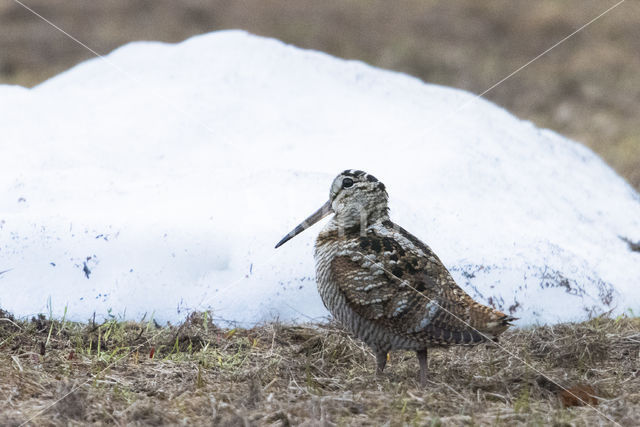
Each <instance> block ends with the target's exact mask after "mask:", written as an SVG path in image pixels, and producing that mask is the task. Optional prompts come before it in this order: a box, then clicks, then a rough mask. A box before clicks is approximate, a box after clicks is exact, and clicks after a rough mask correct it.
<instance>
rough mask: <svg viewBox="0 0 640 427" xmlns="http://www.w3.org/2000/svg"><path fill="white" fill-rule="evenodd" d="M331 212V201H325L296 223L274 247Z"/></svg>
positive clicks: (277, 246)
mask: <svg viewBox="0 0 640 427" xmlns="http://www.w3.org/2000/svg"><path fill="white" fill-rule="evenodd" d="M331 212H333V209H331V201H327V203H325V204H324V205H322V207H321V208H320V209H318V210H317V211H315V212H314V213H313V214H311V216H309V218H307V219H305V220H304V221H302V223H301V224H300V225H298V226H297V227H296V228H294V229H293V230H291V231H290V232H289V234H287V235H286V236H284V237H283V238H282V240H280V241H279V242H278V244H277V245H276V249H277V248H279V247H280V246H282V245H284V244H285V243H286V242H288V241H289V240H291V239H293V238H294V237H295V236H297V235H298V234H300V233H302V232H303V231H304V230H306V229H307V228H309V227H311V226H312V225H313V224H315V223H316V222H318V221H320V220H321V219H322V218H324V217H325V216H327V215H329V214H330V213H331Z"/></svg>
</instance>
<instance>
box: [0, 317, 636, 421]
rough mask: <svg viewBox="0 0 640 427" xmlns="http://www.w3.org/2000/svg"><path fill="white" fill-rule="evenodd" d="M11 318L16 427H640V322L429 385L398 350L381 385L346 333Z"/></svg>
mask: <svg viewBox="0 0 640 427" xmlns="http://www.w3.org/2000/svg"><path fill="white" fill-rule="evenodd" d="M0 318H2V320H0V375H1V376H2V378H3V381H2V382H1V383H0V399H2V401H0V423H1V424H3V425H19V424H20V423H23V422H25V421H27V420H30V423H31V424H32V425H80V424H83V423H85V422H87V421H89V422H93V423H109V424H111V423H114V424H124V423H130V424H134V425H136V424H137V425H144V424H189V425H192V424H205V423H206V424H211V423H212V421H213V424H219V425H283V426H284V425H298V424H307V425H310V424H313V425H316V424H319V423H320V424H322V423H324V425H334V424H337V425H347V424H348V425H382V424H384V423H387V425H402V424H412V425H441V424H443V425H472V424H497V425H514V424H534V425H551V424H555V425H568V424H574V425H594V424H595V425H597V424H609V423H610V421H608V420H607V419H606V418H604V416H606V417H610V418H611V419H613V420H615V421H616V422H618V423H620V424H622V425H633V424H634V423H635V422H636V421H637V420H638V419H640V373H639V368H640V332H639V331H640V319H639V318H620V319H616V320H611V319H602V318H600V319H594V320H592V321H589V322H586V323H581V324H564V325H557V326H554V327H538V328H533V329H525V330H515V331H512V332H508V333H507V334H506V335H505V336H504V339H503V340H502V341H501V345H502V346H504V348H505V349H506V350H508V351H509V352H511V353H513V354H514V355H517V357H516V356H514V355H509V354H508V353H506V352H504V351H502V350H500V349H497V348H495V347H491V346H481V347H477V348H473V349H465V348H451V349H433V350H431V351H430V358H429V370H430V382H429V384H428V386H427V388H426V389H421V388H420V387H419V386H418V383H417V381H416V379H415V377H416V373H417V362H416V360H415V357H414V356H413V354H411V353H404V352H397V353H392V354H391V360H390V364H389V366H388V368H387V369H388V372H386V375H385V376H383V377H382V378H376V377H375V375H374V369H373V365H374V362H373V360H374V358H373V356H372V354H371V353H370V352H369V350H368V349H367V348H366V347H365V346H363V345H362V343H360V342H358V341H354V340H353V339H352V338H351V337H350V336H349V335H348V334H346V333H345V332H343V331H342V330H341V329H340V328H339V327H336V326H335V325H308V326H286V325H281V324H275V323H272V324H267V325H263V326H261V327H256V328H253V329H248V330H245V329H232V330H228V329H220V328H218V327H216V326H215V325H214V324H213V323H212V322H211V320H210V317H209V316H208V315H207V314H206V313H198V314H193V315H192V316H191V317H190V318H189V319H188V320H187V321H186V322H185V323H184V324H182V325H180V326H170V325H169V326H167V327H158V326H157V325H155V324H154V322H147V323H131V322H118V321H115V320H113V321H110V322H106V323H103V324H100V325H92V324H76V323H69V322H64V321H54V322H50V321H49V320H47V319H45V318H43V317H40V318H38V319H32V320H31V321H18V320H16V319H13V318H12V317H11V316H10V315H8V314H6V313H2V314H1V315H0ZM151 355H152V357H150V356H151ZM519 359H523V360H526V361H527V363H528V364H530V365H531V366H534V367H535V369H537V370H540V371H542V372H544V373H545V375H548V376H549V377H551V378H553V379H554V380H555V381H557V382H558V383H559V384H560V385H561V386H562V387H566V388H572V390H573V391H574V392H575V393H576V394H579V393H580V392H579V390H580V388H581V387H582V388H585V387H586V390H589V392H588V393H589V394H591V393H594V394H595V395H596V397H595V398H594V397H591V396H589V395H588V394H587V395H584V394H581V395H580V396H583V398H584V399H595V402H597V405H596V406H595V408H597V411H601V413H602V414H600V413H598V412H597V411H596V410H595V409H593V408H590V407H587V406H576V407H568V408H565V407H564V406H563V404H562V400H563V397H562V396H561V395H560V393H561V389H560V388H559V387H558V386H557V385H556V384H553V383H552V382H550V381H549V380H548V379H547V378H545V377H544V376H542V375H540V374H539V373H537V372H536V371H535V370H533V369H531V368H530V367H527V366H526V365H525V364H523V363H522V362H521V361H520V360H519ZM591 390H593V391H591ZM71 391H73V392H72V393H71V394H68V393H69V392H71ZM67 394H68V395H67ZM65 396H66V397H65ZM565 400H566V399H565ZM55 402H57V403H55ZM51 405H53V406H51Z"/></svg>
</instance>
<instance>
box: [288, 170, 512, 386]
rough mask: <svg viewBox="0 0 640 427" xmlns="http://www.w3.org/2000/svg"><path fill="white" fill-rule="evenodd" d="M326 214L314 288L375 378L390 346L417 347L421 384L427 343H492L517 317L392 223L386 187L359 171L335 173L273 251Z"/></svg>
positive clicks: (317, 246)
mask: <svg viewBox="0 0 640 427" xmlns="http://www.w3.org/2000/svg"><path fill="white" fill-rule="evenodd" d="M331 214H333V217H332V218H331V220H330V221H329V222H328V223H327V224H326V225H325V226H324V228H323V229H322V230H321V231H320V233H319V234H318V237H317V239H316V243H315V250H314V258H315V265H316V281H317V286H318V292H319V294H320V297H321V299H322V302H323V303H324V305H325V307H326V308H327V309H328V310H329V312H330V313H331V315H332V316H333V317H334V318H335V319H336V320H338V322H339V323H341V324H342V326H343V327H344V328H345V329H346V330H347V331H349V332H350V333H351V334H352V335H355V336H356V337H357V338H359V339H360V340H362V341H364V342H365V343H366V344H367V345H368V346H369V347H370V348H371V350H372V351H373V353H374V354H375V356H376V373H377V374H378V375H381V374H382V372H383V370H384V368H385V366H386V363H387V358H388V354H389V352H390V351H392V350H410V351H415V352H416V356H417V359H418V363H419V374H418V380H419V382H420V385H421V386H423V387H424V386H425V385H426V383H427V378H428V376H427V349H428V348H433V347H446V346H452V345H462V346H473V345H477V344H480V343H484V342H490V341H497V338H498V336H499V335H500V334H501V333H503V332H504V331H505V330H507V328H508V327H509V326H511V325H512V323H511V322H513V321H515V320H517V318H515V317H512V316H509V315H506V314H504V313H502V312H500V311H498V310H496V309H493V308H491V307H488V306H486V305H483V304H481V303H478V302H476V301H474V300H473V298H471V296H469V295H468V294H467V293H466V292H465V291H464V290H463V289H462V288H461V287H460V286H458V285H457V284H456V282H455V280H454V279H453V277H452V276H451V273H450V272H449V270H447V268H446V267H445V265H444V264H443V262H442V261H441V260H440V258H438V256H437V255H436V254H435V253H434V252H433V251H432V250H431V248H429V246H427V245H426V244H425V243H423V242H422V241H420V239H418V238H417V237H415V236H414V235H412V234H410V233H409V232H408V231H406V230H405V229H404V228H402V227H400V226H399V225H397V224H395V223H393V222H392V221H391V219H390V217H389V195H388V193H387V190H386V187H385V185H384V184H383V183H382V182H380V181H379V180H378V179H377V178H376V177H374V176H373V175H370V174H368V173H366V172H364V171H361V170H354V169H348V170H345V171H343V172H342V173H340V174H338V176H337V177H336V178H335V179H334V180H333V183H332V184H331V189H330V191H329V200H328V201H327V202H326V203H325V204H324V205H323V206H322V207H321V208H320V209H318V210H317V211H316V212H315V213H313V214H312V215H311V216H309V217H308V218H307V219H306V220H304V221H303V222H302V223H301V224H299V225H298V226H297V227H295V228H294V229H293V230H292V231H291V232H289V233H288V234H287V235H285V236H284V237H283V238H282V240H280V242H278V244H277V245H276V249H277V248H278V247H280V246H282V245H283V244H284V243H286V242H287V241H289V240H290V239H292V238H293V237H295V236H296V235H298V234H300V233H301V232H303V231H304V230H306V229H307V228H309V227H311V226H312V225H313V224H315V223H317V222H318V221H320V220H321V219H323V218H325V217H326V216H329V215H331Z"/></svg>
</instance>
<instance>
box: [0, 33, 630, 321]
mask: <svg viewBox="0 0 640 427" xmlns="http://www.w3.org/2000/svg"><path fill="white" fill-rule="evenodd" d="M0 128H1V129H2V133H3V136H2V140H1V141H0V144H1V148H2V156H1V158H0V170H1V171H2V173H0V307H2V308H3V309H5V310H9V311H12V312H13V313H15V314H16V315H18V316H29V315H32V314H35V313H38V312H47V311H48V308H47V302H48V300H49V299H50V300H51V307H52V309H53V313H54V315H58V316H61V315H62V313H63V312H64V311H65V307H66V309H67V313H68V315H67V317H68V318H72V319H75V320H86V319H88V318H90V317H91V316H92V315H93V313H94V312H95V313H96V314H97V317H100V316H102V317H106V316H109V315H110V314H111V315H119V316H123V317H126V318H132V319H140V318H142V316H143V315H145V314H146V315H147V318H148V317H149V316H151V315H153V316H154V317H155V318H156V319H157V320H159V321H178V320H180V319H182V318H184V317H185V316H186V315H187V314H188V313H189V312H190V311H192V310H212V311H213V314H214V316H215V317H217V318H218V319H223V320H227V321H229V322H236V323H239V324H241V325H245V326H248V325H251V324H253V323H255V322H260V321H265V320H270V319H273V318H279V319H281V320H284V321H298V322H302V321H309V320H321V319H322V318H324V317H325V316H326V315H327V312H326V310H325V308H324V307H323V305H322V302H321V301H320V298H319V297H318V295H317V291H316V286H315V279H314V263H313V255H312V252H313V241H314V238H315V235H316V234H317V232H318V231H319V229H320V227H321V226H315V227H313V228H311V229H310V230H307V231H306V232H305V233H303V234H302V235H300V236H299V237H297V238H296V239H294V240H292V241H291V242H289V243H288V244H287V245H286V246H284V247H282V248H280V249H279V250H277V251H276V250H274V249H273V246H274V244H275V243H276V242H277V241H278V240H279V239H280V238H281V237H282V236H283V235H284V234H285V233H286V232H287V231H289V230H290V229H291V228H292V226H294V225H295V224H298V223H299V222H300V221H301V220H302V219H304V218H305V217H306V216H307V215H308V214H310V213H311V212H313V211H314V210H315V209H316V208H318V207H319V206H320V205H321V204H322V203H324V202H325V200H326V198H327V195H328V191H329V185H330V183H331V180H332V179H333V177H334V176H335V175H336V174H337V173H338V172H340V171H342V170H344V169H349V168H358V169H363V170H366V171H368V172H370V173H372V174H374V175H375V176H376V177H378V178H379V179H380V180H382V181H383V182H384V183H385V184H386V185H387V188H388V190H389V193H390V195H391V202H390V205H391V217H392V219H393V220H394V221H395V222H397V223H398V224H400V225H402V226H403V227H404V228H406V229H408V230H409V231H410V232H412V233H413V234H415V235H417V236H418V237H419V238H421V239H422V240H424V241H425V242H426V243H427V244H429V245H430V246H431V247H432V248H433V249H434V251H435V252H436V253H437V254H438V255H439V256H440V258H441V259H442V260H443V261H444V263H445V264H446V265H447V266H448V267H449V268H450V270H451V271H452V273H453V275H454V277H455V278H456V280H458V282H459V283H460V285H461V286H462V287H464V288H465V289H466V290H467V292H469V293H470V294H471V295H472V296H473V297H474V298H477V299H478V300H480V301H482V302H484V303H487V304H491V305H494V306H495V307H497V308H500V309H501V310H504V311H505V312H508V313H511V314H513V315H515V316H517V317H520V319H521V320H520V321H519V324H520V325H525V324H532V323H546V322H559V321H570V320H581V319H585V318H587V317H589V316H592V315H596V314H599V313H603V312H608V311H612V312H613V313H621V312H623V311H625V310H627V309H633V310H634V311H635V313H639V312H640V287H639V286H638V283H639V282H640V253H639V252H637V251H634V250H632V248H633V247H632V246H631V245H630V244H629V243H627V242H626V241H623V240H622V239H621V238H620V236H623V237H624V238H625V239H628V241H629V242H638V241H640V198H639V197H638V194H637V193H636V192H635V191H634V190H633V189H632V188H631V187H630V186H629V185H627V184H626V183H625V182H624V181H623V180H622V179H621V178H620V177H619V176H617V175H616V174H615V173H614V172H613V171H612V170H611V169H610V168H609V167H608V166H606V165H605V164H604V163H603V162H602V160H600V159H599V158H598V157H597V156H596V155H594V154H593V153H592V152H591V151H590V150H588V149H587V148H585V147H584V146H582V145H580V144H578V143H575V142H573V141H570V140H568V139H566V138H563V137H561V136H559V135H557V134H555V133H553V132H550V131H546V130H540V129H538V128H536V127H535V126H533V125H532V124H530V123H528V122H523V121H521V120H519V119H517V118H516V117H514V116H512V115H511V114H509V113H508V112H506V111H504V110H503V109H501V108H499V107H497V106H495V105H493V104H491V103H489V102H486V101H484V100H478V99H475V98H474V97H473V95H472V94H469V93H466V92H464V91H460V90H454V89H450V88H444V87H440V86H435V85H430V84H425V83H423V82H421V81H419V80H417V79H415V78H412V77H409V76H406V75H403V74H399V73H395V72H390V71H384V70H380V69H376V68H373V67H370V66H368V65H366V64H363V63H360V62H354V61H345V60H341V59H337V58H333V57H331V56H328V55H326V54H323V53H319V52H313V51H307V50H302V49H298V48H295V47H292V46H287V45H285V44H283V43H281V42H279V41H276V40H270V39H264V38H260V37H256V36H252V35H249V34H246V33H243V32H237V31H229V32H218V33H212V34H208V35H203V36H199V37H194V38H192V39H189V40H187V41H185V42H183V43H180V44H177V45H167V44H162V43H148V42H145V43H133V44H130V45H127V46H124V47H122V48H120V49H118V50H116V51H114V52H113V53H111V54H110V55H108V56H107V57H106V59H93V60H90V61H87V62H85V63H83V64H80V65H78V66H77V67H75V68H73V69H71V70H69V71H67V72H65V73H63V74H61V75H59V76H57V77H55V78H53V79H51V80H49V81H47V82H45V83H43V84H41V85H40V86H37V87H35V88H34V89H31V90H27V89H24V88H17V87H12V86H0Z"/></svg>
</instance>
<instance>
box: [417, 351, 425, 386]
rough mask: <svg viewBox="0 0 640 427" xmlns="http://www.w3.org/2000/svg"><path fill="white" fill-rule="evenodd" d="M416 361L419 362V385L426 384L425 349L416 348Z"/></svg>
mask: <svg viewBox="0 0 640 427" xmlns="http://www.w3.org/2000/svg"><path fill="white" fill-rule="evenodd" d="M416 355H417V356H418V363H420V385H421V386H422V387H424V386H426V385H427V349H426V348H425V349H423V350H417V351H416Z"/></svg>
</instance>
